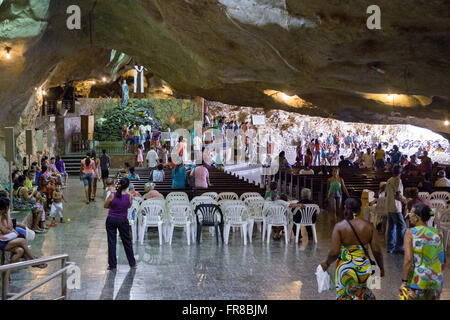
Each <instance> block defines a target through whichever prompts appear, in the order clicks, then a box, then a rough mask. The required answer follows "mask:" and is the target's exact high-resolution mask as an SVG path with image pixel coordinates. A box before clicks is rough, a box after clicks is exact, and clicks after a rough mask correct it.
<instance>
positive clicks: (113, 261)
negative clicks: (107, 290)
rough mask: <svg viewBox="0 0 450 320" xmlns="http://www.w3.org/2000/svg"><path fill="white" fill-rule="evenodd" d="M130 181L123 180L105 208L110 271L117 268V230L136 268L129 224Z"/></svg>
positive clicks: (131, 265)
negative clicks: (128, 190) (128, 189)
mask: <svg viewBox="0 0 450 320" xmlns="http://www.w3.org/2000/svg"><path fill="white" fill-rule="evenodd" d="M129 185H130V181H129V180H128V179H127V178H122V179H120V181H119V184H118V189H117V192H116V193H112V194H111V195H110V196H109V198H108V199H107V200H106V202H105V205H104V207H105V208H106V209H109V211H108V217H107V218H106V233H107V236H108V270H115V269H116V268H117V252H116V245H117V230H119V235H120V238H121V239H122V243H123V247H124V249H125V253H126V255H127V259H128V263H129V265H130V267H131V268H133V269H134V268H136V267H137V265H136V260H135V259H134V253H133V246H132V244H131V236H130V226H129V223H128V209H129V208H130V207H131V203H132V197H131V195H130V194H129V193H128V192H127V188H128V186H129Z"/></svg>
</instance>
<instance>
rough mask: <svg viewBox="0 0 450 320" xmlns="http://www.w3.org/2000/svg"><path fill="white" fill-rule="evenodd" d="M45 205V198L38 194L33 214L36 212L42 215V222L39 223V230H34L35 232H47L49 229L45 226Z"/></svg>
mask: <svg viewBox="0 0 450 320" xmlns="http://www.w3.org/2000/svg"><path fill="white" fill-rule="evenodd" d="M44 203H45V198H44V196H43V195H42V193H40V192H38V193H36V202H35V204H34V207H33V209H32V212H36V213H37V214H40V219H39V220H40V221H39V228H38V229H36V230H35V229H32V230H33V231H34V232H36V233H39V232H41V233H42V232H47V229H48V228H47V227H46V226H45V210H44Z"/></svg>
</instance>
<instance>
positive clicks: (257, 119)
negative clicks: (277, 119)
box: [252, 114, 266, 126]
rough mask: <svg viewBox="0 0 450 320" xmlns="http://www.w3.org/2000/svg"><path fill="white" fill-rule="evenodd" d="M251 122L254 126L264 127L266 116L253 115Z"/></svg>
mask: <svg viewBox="0 0 450 320" xmlns="http://www.w3.org/2000/svg"><path fill="white" fill-rule="evenodd" d="M252 122H253V125H255V126H264V125H266V116H265V115H263V114H253V115H252Z"/></svg>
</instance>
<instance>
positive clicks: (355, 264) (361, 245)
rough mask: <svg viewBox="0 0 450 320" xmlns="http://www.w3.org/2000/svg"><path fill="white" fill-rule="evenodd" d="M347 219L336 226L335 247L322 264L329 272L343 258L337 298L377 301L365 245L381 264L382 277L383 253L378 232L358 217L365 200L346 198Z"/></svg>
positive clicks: (345, 216) (337, 278) (337, 283)
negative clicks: (333, 264) (373, 290)
mask: <svg viewBox="0 0 450 320" xmlns="http://www.w3.org/2000/svg"><path fill="white" fill-rule="evenodd" d="M344 208H345V210H344V218H345V220H343V221H341V222H339V223H337V224H336V225H335V226H334V229H333V234H332V236H331V242H332V249H331V250H330V252H329V253H328V257H327V260H325V261H324V262H322V263H321V266H322V269H323V270H324V271H326V270H327V269H328V268H329V266H330V265H331V264H332V263H333V262H334V261H335V260H336V259H339V260H338V262H337V265H336V276H335V280H336V299H337V300H375V296H374V295H373V293H372V291H371V290H370V289H369V288H368V287H367V280H368V278H369V276H370V271H371V261H370V258H369V256H368V253H367V249H366V248H365V247H366V246H367V245H370V248H371V249H372V252H373V255H374V256H375V260H376V262H377V264H378V266H379V267H380V276H381V277H383V276H384V265H383V255H382V254H381V249H380V245H379V243H378V240H377V231H376V230H375V228H374V227H373V225H372V224H371V223H369V222H367V221H366V220H363V219H360V218H358V215H359V211H360V209H361V201H360V200H359V199H356V198H348V199H347V200H346V201H345V207H344Z"/></svg>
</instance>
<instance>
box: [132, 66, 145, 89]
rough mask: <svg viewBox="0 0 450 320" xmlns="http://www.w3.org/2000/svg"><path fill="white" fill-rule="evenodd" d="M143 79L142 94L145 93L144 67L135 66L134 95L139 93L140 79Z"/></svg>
mask: <svg viewBox="0 0 450 320" xmlns="http://www.w3.org/2000/svg"><path fill="white" fill-rule="evenodd" d="M139 76H140V78H141V81H140V83H139V84H140V85H139V86H140V87H141V93H144V67H143V66H134V93H136V92H137V88H138V78H139Z"/></svg>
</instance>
